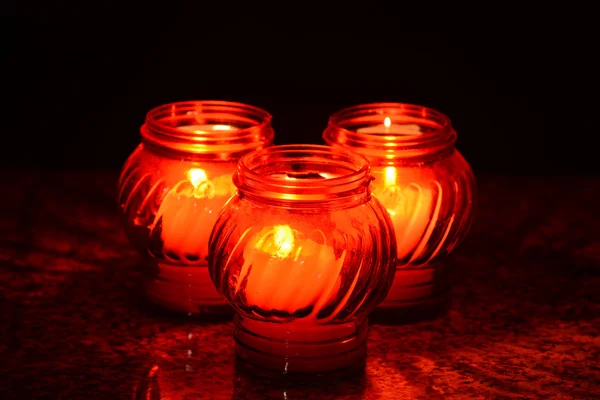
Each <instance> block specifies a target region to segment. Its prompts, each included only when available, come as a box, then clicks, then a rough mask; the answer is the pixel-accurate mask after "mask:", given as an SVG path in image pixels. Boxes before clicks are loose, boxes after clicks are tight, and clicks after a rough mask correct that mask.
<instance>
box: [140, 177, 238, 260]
mask: <svg viewBox="0 0 600 400" xmlns="http://www.w3.org/2000/svg"><path fill="white" fill-rule="evenodd" d="M234 191H235V188H234V187H233V183H232V182H231V176H229V175H222V176H218V177H216V178H214V179H213V180H212V181H211V180H209V178H208V176H207V174H206V171H205V170H203V169H200V168H191V169H190V170H188V172H187V179H186V180H182V181H180V182H178V183H177V184H176V185H175V186H174V187H173V188H172V189H171V190H170V191H169V192H168V193H167V195H166V196H165V197H164V198H163V200H162V203H161V205H160V207H159V209H158V212H157V213H156V217H155V219H154V222H153V224H152V225H151V227H150V229H154V228H155V227H157V226H159V225H160V226H161V239H162V240H163V253H164V254H165V256H166V257H168V258H172V259H175V260H176V261H179V262H181V263H183V264H198V261H200V262H201V263H204V262H206V259H207V256H208V239H209V236H210V232H211V229H212V227H213V225H214V223H215V221H216V220H217V217H218V214H219V210H220V209H221V207H222V206H223V205H224V204H225V202H226V201H227V200H228V199H229V197H230V196H231V194H232V193H233V192H234ZM159 221H160V224H159Z"/></svg>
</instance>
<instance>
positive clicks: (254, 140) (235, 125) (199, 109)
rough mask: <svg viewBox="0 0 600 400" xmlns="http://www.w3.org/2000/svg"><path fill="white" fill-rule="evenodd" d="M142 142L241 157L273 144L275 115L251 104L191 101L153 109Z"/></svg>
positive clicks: (180, 151) (195, 154)
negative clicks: (272, 124) (272, 118)
mask: <svg viewBox="0 0 600 400" xmlns="http://www.w3.org/2000/svg"><path fill="white" fill-rule="evenodd" d="M141 135H142V142H143V143H144V144H146V145H148V146H151V147H153V148H155V149H157V150H159V151H163V152H167V153H171V154H173V155H177V156H178V157H182V158H193V159H212V160H223V161H228V160H237V159H239V158H240V157H241V156H242V155H244V154H246V153H248V152H250V151H253V150H256V149H260V148H262V147H266V146H269V145H271V143H272V142H273V136H274V132H273V128H272V126H271V115H270V114H269V113H267V112H266V111H264V110H262V109H260V108H257V107H253V106H250V105H247V104H242V103H234V102H228V101H190V102H180V103H172V104H165V105H162V106H159V107H157V108H154V109H152V110H151V111H150V112H149V113H148V114H147V115H146V121H145V123H144V125H142V127H141Z"/></svg>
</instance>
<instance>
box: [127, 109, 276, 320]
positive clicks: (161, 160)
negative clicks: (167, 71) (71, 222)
mask: <svg viewBox="0 0 600 400" xmlns="http://www.w3.org/2000/svg"><path fill="white" fill-rule="evenodd" d="M141 134H142V142H141V144H140V145H139V146H138V147H137V148H136V149H135V151H134V152H133V154H131V156H130V157H129V158H128V160H127V162H126V163H125V166H124V167H123V170H122V172H121V177H120V179H119V196H118V204H119V210H120V213H121V217H122V221H123V225H124V228H125V233H126V234H127V236H128V238H129V240H130V241H131V243H132V244H133V245H134V246H135V247H136V248H137V249H138V250H139V251H140V252H141V253H142V254H144V255H148V256H149V257H148V260H149V261H150V262H149V263H148V264H149V266H148V268H147V270H146V271H147V273H148V274H147V277H146V279H145V282H144V287H145V292H146V294H147V296H148V298H149V299H150V300H152V301H153V302H155V303H157V304H159V305H161V306H163V307H166V308H168V309H171V310H174V311H181V312H194V313H195V312H201V311H214V312H220V311H224V310H226V309H227V308H228V306H227V303H226V302H225V301H224V299H223V298H222V297H221V296H220V295H219V294H218V293H217V292H216V291H215V289H214V286H213V285H212V282H211V281H210V277H209V274H208V268H207V266H208V239H209V235H210V232H211V229H212V226H213V224H214V222H215V221H216V219H217V215H218V213H219V210H220V209H221V207H222V206H223V205H224V204H225V202H226V201H227V200H228V199H229V198H230V197H231V196H232V195H233V193H234V192H235V187H234V186H233V183H232V181H231V177H232V175H233V173H234V172H235V170H236V166H237V162H238V160H239V158H240V157H241V156H242V155H243V154H246V153H247V152H249V151H252V150H255V149H258V148H261V147H264V146H268V145H270V144H271V142H272V140H273V129H272V127H271V116H270V115H269V114H268V113H267V112H266V111H264V110H261V109H259V108H256V107H252V106H249V105H245V104H239V103H232V102H225V101H190V102H181V103H173V104H166V105H162V106H160V107H157V108H155V109H153V110H151V111H150V112H149V113H148V114H147V116H146V122H145V123H144V125H143V126H142V128H141Z"/></svg>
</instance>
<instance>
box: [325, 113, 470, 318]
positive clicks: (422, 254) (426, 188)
mask: <svg viewBox="0 0 600 400" xmlns="http://www.w3.org/2000/svg"><path fill="white" fill-rule="evenodd" d="M323 138H324V140H325V142H326V143H328V144H329V145H331V146H333V147H336V148H344V149H346V150H350V151H353V152H355V153H357V154H361V155H364V156H365V157H367V158H368V159H369V161H370V163H371V168H372V174H373V176H374V177H375V181H374V182H373V185H372V187H373V194H374V195H375V196H376V197H377V198H378V199H379V201H381V203H382V204H383V206H384V207H385V208H386V209H387V210H388V212H389V214H390V216H391V218H392V221H393V223H394V228H395V232H396V242H397V244H398V270H397V272H396V276H395V279H394V284H393V286H392V289H391V290H390V293H389V295H388V297H387V299H386V300H385V301H384V302H383V303H382V304H381V306H380V307H381V308H385V309H390V310H391V311H393V314H397V315H398V316H414V315H415V314H419V315H420V316H424V315H423V313H426V312H428V311H429V312H432V313H437V312H438V311H441V310H444V309H445V308H446V306H447V304H448V300H449V297H448V288H449V285H448V275H447V266H446V263H444V262H440V260H442V259H443V258H444V257H445V256H446V255H448V254H450V252H452V250H453V249H454V248H455V247H456V246H457V245H458V244H459V243H460V242H461V241H462V239H463V238H464V237H465V234H466V233H467V231H468V229H469V226H470V224H471V220H472V216H473V206H474V199H475V179H474V176H473V172H472V170H471V168H470V166H469V164H468V163H467V162H466V161H465V159H464V158H463V157H462V155H461V154H460V153H459V152H458V151H457V150H456V148H455V143H456V138H457V136H456V132H455V131H454V129H453V128H452V125H451V123H450V119H449V118H448V117H447V116H445V115H443V114H441V113H439V112H437V111H435V110H432V109H429V108H426V107H421V106H416V105H410V104H399V103H376V104H365V105H359V106H355V107H350V108H346V109H343V110H341V111H339V112H337V113H336V114H334V115H333V116H331V118H330V119H329V124H328V127H327V129H326V130H325V131H324V133H323Z"/></svg>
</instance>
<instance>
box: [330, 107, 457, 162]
mask: <svg viewBox="0 0 600 400" xmlns="http://www.w3.org/2000/svg"><path fill="white" fill-rule="evenodd" d="M398 123H400V124H413V125H416V126H418V127H419V133H417V134H410V135H407V134H393V133H390V134H386V133H385V131H383V132H381V133H377V134H374V133H371V132H369V133H366V132H360V127H372V126H376V125H383V124H389V125H388V126H392V125H393V124H398ZM384 129H385V128H384ZM456 138H457V137H456V132H455V131H454V129H453V127H452V124H451V122H450V118H449V117H448V116H446V115H445V114H443V113H441V112H439V111H437V110H434V109H432V108H428V107H424V106H419V105H414V104H406V103H391V102H387V103H369V104H360V105H355V106H351V107H347V108H344V109H341V110H339V111H337V112H336V113H334V114H333V115H331V117H330V118H329V122H328V125H327V128H326V129H325V131H324V132H323V139H324V140H325V142H326V143H327V144H329V145H340V146H342V147H345V148H349V149H352V151H356V152H358V153H360V154H362V155H364V156H366V157H367V158H369V159H372V158H383V159H385V160H389V161H394V160H396V161H401V160H419V161H429V160H432V159H438V158H441V157H443V156H444V155H445V154H446V153H448V152H449V151H451V150H452V149H453V148H454V145H455V143H456Z"/></svg>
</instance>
